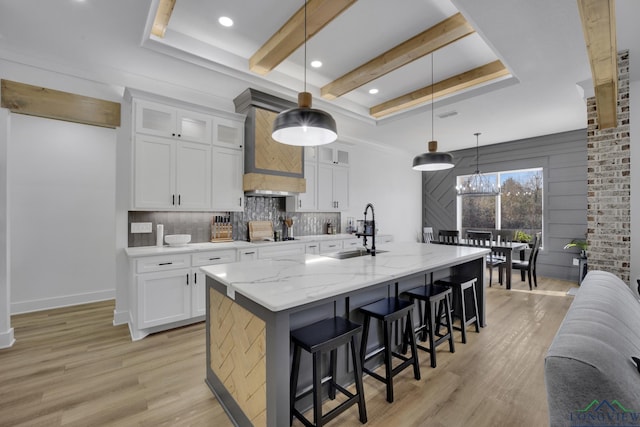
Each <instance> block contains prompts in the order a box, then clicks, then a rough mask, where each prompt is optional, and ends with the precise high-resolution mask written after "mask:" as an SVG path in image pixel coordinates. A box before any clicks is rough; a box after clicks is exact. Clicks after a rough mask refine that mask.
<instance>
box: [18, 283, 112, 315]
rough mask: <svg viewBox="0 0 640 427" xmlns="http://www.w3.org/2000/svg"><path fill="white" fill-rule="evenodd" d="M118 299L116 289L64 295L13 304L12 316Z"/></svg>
mask: <svg viewBox="0 0 640 427" xmlns="http://www.w3.org/2000/svg"><path fill="white" fill-rule="evenodd" d="M115 298H116V291H115V289H110V290H106V291H98V292H88V293H83V294H75V295H64V296H60V297H55V298H43V299H37V300H31V301H20V302H12V303H11V314H12V315H13V314H22V313H30V312H32V311H41V310H49V309H52V308H60V307H68V306H71V305H78V304H87V303H90V302H98V301H106V300H110V299H115Z"/></svg>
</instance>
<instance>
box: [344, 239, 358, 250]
mask: <svg viewBox="0 0 640 427" xmlns="http://www.w3.org/2000/svg"><path fill="white" fill-rule="evenodd" d="M360 246H362V239H359V238H357V237H353V238H349V239H344V240H343V241H342V247H343V248H344V249H349V248H357V247H360Z"/></svg>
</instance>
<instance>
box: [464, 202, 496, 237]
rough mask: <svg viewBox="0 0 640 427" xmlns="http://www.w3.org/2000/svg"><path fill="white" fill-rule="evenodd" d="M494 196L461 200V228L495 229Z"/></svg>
mask: <svg viewBox="0 0 640 427" xmlns="http://www.w3.org/2000/svg"><path fill="white" fill-rule="evenodd" d="M495 227H496V196H474V197H463V198H462V228H463V229H468V228H495Z"/></svg>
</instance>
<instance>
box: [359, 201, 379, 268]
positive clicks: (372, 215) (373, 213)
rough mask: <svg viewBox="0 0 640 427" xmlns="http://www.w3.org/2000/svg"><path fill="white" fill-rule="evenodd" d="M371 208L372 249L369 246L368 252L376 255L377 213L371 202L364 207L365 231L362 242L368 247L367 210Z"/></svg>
mask: <svg viewBox="0 0 640 427" xmlns="http://www.w3.org/2000/svg"><path fill="white" fill-rule="evenodd" d="M369 208H371V249H369V248H367V252H369V253H370V254H371V256H376V214H375V212H374V210H373V205H372V204H371V203H367V206H365V207H364V230H362V231H364V233H363V238H362V244H363V245H364V247H365V248H366V247H367V211H368V210H369Z"/></svg>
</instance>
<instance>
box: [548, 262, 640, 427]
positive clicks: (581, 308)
mask: <svg viewBox="0 0 640 427" xmlns="http://www.w3.org/2000/svg"><path fill="white" fill-rule="evenodd" d="M632 356H635V357H638V358H640V302H638V300H637V299H636V296H635V294H634V292H632V291H631V289H629V287H628V286H627V285H626V284H625V283H624V282H623V281H622V280H620V279H619V278H618V277H616V276H614V275H613V274H611V273H607V272H604V271H591V272H589V273H588V274H587V276H586V277H585V279H584V281H583V282H582V284H581V286H580V289H579V291H578V294H577V295H576V297H575V300H574V301H573V303H572V304H571V307H570V308H569V311H568V312H567V314H566V316H565V318H564V320H563V322H562V324H561V326H560V328H559V329H558V332H557V334H556V336H555V338H554V340H553V342H552V343H551V346H550V347H549V350H548V352H547V356H546V358H545V363H544V376H545V384H546V388H547V400H548V402H549V423H550V425H551V426H553V427H555V426H572V425H573V426H575V425H638V426H640V373H639V372H638V369H637V368H636V366H635V364H634V362H633V361H632V360H631V357H632ZM590 405H591V406H590ZM611 417H613V418H611ZM632 419H633V420H634V421H633V422H629V423H628V424H627V423H626V422H625V421H631V420H632ZM614 421H615V422H622V423H618V424H615V423H614Z"/></svg>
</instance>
